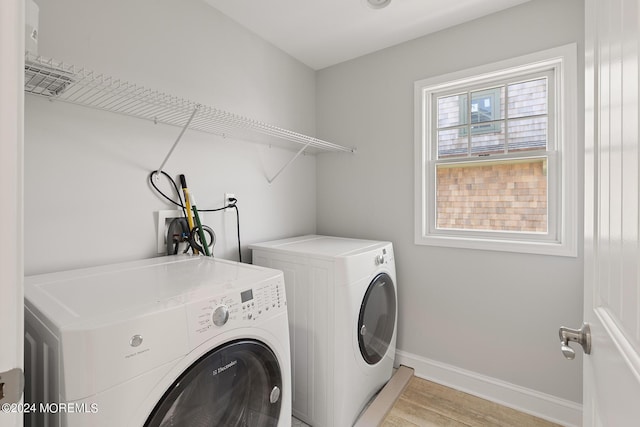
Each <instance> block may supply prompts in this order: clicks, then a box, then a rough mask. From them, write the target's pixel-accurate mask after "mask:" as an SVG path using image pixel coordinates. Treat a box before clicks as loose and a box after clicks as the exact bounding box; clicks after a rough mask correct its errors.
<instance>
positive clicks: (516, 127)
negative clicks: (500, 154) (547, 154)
mask: <svg viewBox="0 0 640 427" xmlns="http://www.w3.org/2000/svg"><path fill="white" fill-rule="evenodd" d="M546 148H547V117H546V116H542V117H532V118H528V119H519V120H510V121H509V151H510V152H513V151H527V150H541V149H542V150H544V149H546Z"/></svg>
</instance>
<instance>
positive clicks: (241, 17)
mask: <svg viewBox="0 0 640 427" xmlns="http://www.w3.org/2000/svg"><path fill="white" fill-rule="evenodd" d="M203 1H204V2H206V3H208V4H209V5H211V6H213V7H215V8H216V9H218V10H219V11H220V12H222V13H224V14H225V15H227V16H229V17H230V18H232V19H233V20H235V21H236V22H238V23H240V24H241V25H242V26H244V27H246V28H248V29H249V30H251V31H253V32H254V33H256V34H258V35H259V36H261V37H262V38H264V39H265V40H267V41H269V42H271V43H272V44H274V45H275V46H277V47H279V48H280V49H282V50H283V51H285V52H287V53H288V54H289V55H291V56H293V57H295V58H297V59H298V60H300V61H301V62H303V63H304V64H306V65H308V66H309V67H311V68H313V69H315V70H319V69H322V68H325V67H328V66H331V65H334V64H337V63H340V62H343V61H347V60H349V59H352V58H356V57H358V56H362V55H365V54H367V53H371V52H375V51H376V50H380V49H384V48H386V47H389V46H393V45H396V44H398V43H402V42H405V41H407V40H411V39H415V38H417V37H421V36H423V35H425V34H429V33H433V32H436V31H439V30H442V29H444V28H447V27H451V26H454V25H458V24H461V23H463V22H467V21H470V20H473V19H476V18H479V17H481V16H485V15H489V14H491V13H493V12H497V11H499V10H502V9H507V8H509V7H512V6H515V5H518V4H521V3H525V2H527V1H529V0H391V3H390V4H389V6H388V7H386V8H383V9H374V8H372V7H369V6H368V4H367V1H366V0H268V1H265V0H203Z"/></svg>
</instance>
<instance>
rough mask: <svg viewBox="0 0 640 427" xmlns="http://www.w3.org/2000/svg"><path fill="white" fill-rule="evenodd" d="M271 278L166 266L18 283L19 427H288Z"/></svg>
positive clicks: (154, 263)
mask: <svg viewBox="0 0 640 427" xmlns="http://www.w3.org/2000/svg"><path fill="white" fill-rule="evenodd" d="M286 303H287V302H286V297H285V290H284V281H283V276H282V273H281V272H280V271H276V270H272V269H267V268H262V267H256V266H253V265H247V264H240V263H236V262H232V261H225V260H219V259H214V258H210V257H197V256H187V255H178V256H171V257H161V258H153V259H148V260H143V261H134V262H127V263H121V264H117V265H110V266H104V267H96V268H88V269H82V270H75V271H68V272H61V273H53V274H45V275H39V276H31V277H27V278H26V280H25V317H26V319H25V320H26V321H25V375H26V390H25V402H27V403H30V404H33V405H34V406H33V407H32V408H33V409H34V410H33V411H29V412H30V413H28V414H26V415H25V425H27V426H29V425H31V426H43V425H49V426H68V427H80V426H82V427H86V426H104V427H106V426H109V427H113V426H122V427H125V426H131V427H142V426H145V427H155V426H225V427H228V426H247V425H250V426H274V427H275V426H277V427H283V426H290V424H291V391H290V390H291V379H290V359H289V339H288V338H289V333H288V321H287V309H286Z"/></svg>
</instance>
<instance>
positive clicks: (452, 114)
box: [438, 93, 467, 128]
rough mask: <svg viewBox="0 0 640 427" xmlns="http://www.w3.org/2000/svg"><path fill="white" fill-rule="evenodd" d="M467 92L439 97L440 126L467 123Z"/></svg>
mask: <svg viewBox="0 0 640 427" xmlns="http://www.w3.org/2000/svg"><path fill="white" fill-rule="evenodd" d="M466 111H467V94H466V93H465V94H461V95H453V96H447V97H444V98H438V128H445V127H449V126H458V125H463V124H466V123H467V121H466V117H467V114H466Z"/></svg>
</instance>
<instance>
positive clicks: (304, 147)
mask: <svg viewBox="0 0 640 427" xmlns="http://www.w3.org/2000/svg"><path fill="white" fill-rule="evenodd" d="M309 144H311V141H309V142H307V143H306V144H305V145H304V146H303V147H302V148H301V149H300V150H298V152H297V153H296V155H295V156H293V157H292V158H291V160H289V161H288V162H287V163H286V164H285V165H284V166H282V167H281V168H280V170H279V171H278V172H276V174H275V175H273V177H271V179H269V178H267V181H268V182H269V184H271V183H272V182H273V181H275V180H276V178H277V177H278V175H280V174H281V173H282V172H284V170H285V169H286V168H288V167H289V165H290V164H291V163H293V162H294V161H295V160H296V159H297V158H298V156H300V154H302V153H304V150H306V149H307V147H308V146H309Z"/></svg>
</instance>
